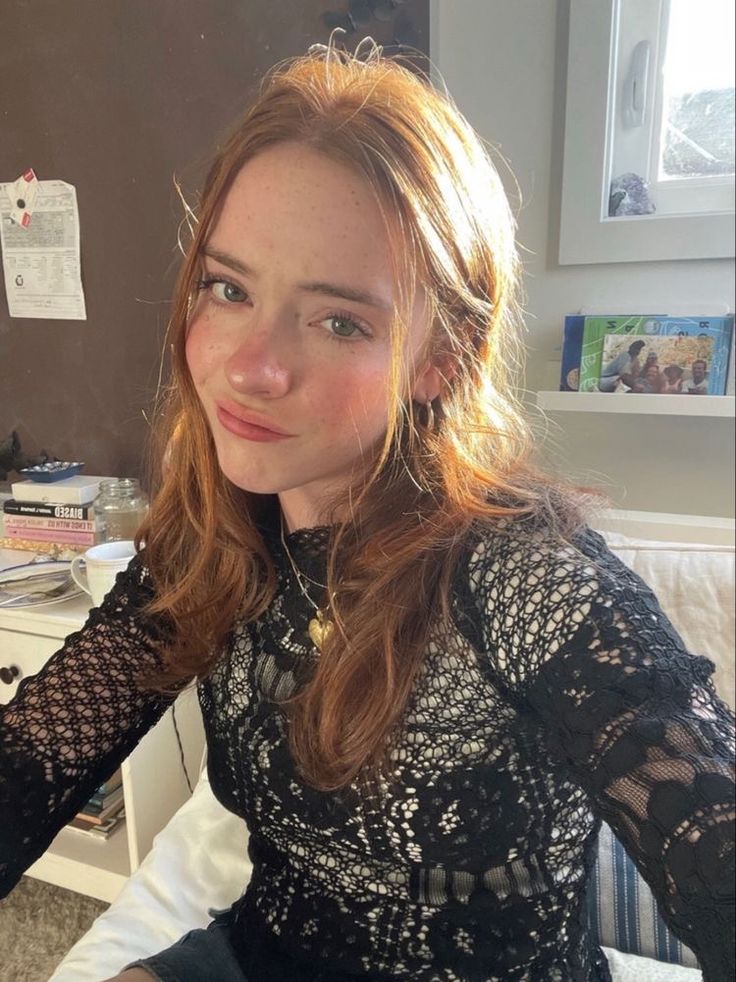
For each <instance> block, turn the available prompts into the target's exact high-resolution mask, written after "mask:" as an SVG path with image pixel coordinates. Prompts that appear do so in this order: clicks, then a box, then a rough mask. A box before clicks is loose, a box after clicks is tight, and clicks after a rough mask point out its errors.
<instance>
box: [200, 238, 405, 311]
mask: <svg viewBox="0 0 736 982" xmlns="http://www.w3.org/2000/svg"><path fill="white" fill-rule="evenodd" d="M203 253H204V255H205V256H209V258H210V259H214V260H215V261H216V262H218V263H222V265H223V266H228V267H229V268H230V269H234V270H235V271H236V272H237V273H242V274H243V276H255V275H256V274H255V271H254V270H253V269H251V267H250V266H248V265H247V263H244V262H242V261H241V260H240V259H236V258H235V257H234V256H231V255H229V254H228V253H227V252H220V251H219V249H211V248H209V247H208V248H206V249H204V250H203ZM296 288H297V290H304V291H306V292H307V293H320V294H324V295H326V296H328V297H337V298H338V299H340V300H352V301H353V302H354V303H362V304H367V305H368V306H369V307H377V308H378V309H379V310H388V311H391V310H392V309H393V307H392V304H391V303H389V302H388V301H387V300H384V299H383V298H381V297H379V296H378V295H377V294H375V293H371V292H370V290H363V289H361V288H359V287H353V286H344V285H342V284H340V285H338V284H336V283H325V282H322V281H318V282H315V283H297V285H296Z"/></svg>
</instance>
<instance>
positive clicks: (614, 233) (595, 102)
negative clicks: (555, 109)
mask: <svg viewBox="0 0 736 982" xmlns="http://www.w3.org/2000/svg"><path fill="white" fill-rule="evenodd" d="M620 2H621V0H570V32H569V49H568V73H567V105H566V120H565V150H564V165H563V179H562V211H561V217H560V251H559V261H560V264H561V265H571V264H582V263H611V262H636V261H646V260H661V259H711V258H730V257H733V256H734V255H735V254H736V249H735V248H734V246H735V242H736V235H735V234H734V211H733V207H732V206H731V207H730V208H729V209H728V210H720V209H721V208H722V207H723V202H722V200H721V201H718V202H712V203H711V204H710V206H709V207H715V208H717V209H718V210H713V211H709V212H707V213H689V214H682V213H681V212H680V213H677V214H664V213H663V212H662V211H659V212H656V213H655V214H653V215H631V216H622V217H615V218H609V217H608V197H609V188H610V176H609V155H610V146H609V142H610V141H609V133H610V126H609V119H610V113H611V112H612V111H614V110H615V106H616V95H617V92H616V89H617V86H619V87H620V85H621V84H622V83H621V80H620V79H617V73H616V55H617V34H618V31H617V26H618V12H619V6H620ZM657 42H658V39H657V38H655V39H654V42H653V50H652V57H651V61H650V74H652V73H656V70H657V66H658V65H659V64H660V63H661V52H660V51H659V50H658V43H657ZM657 89H658V86H655V85H651V84H650V85H648V87H647V92H648V95H647V105H646V107H645V112H646V115H647V118H648V120H649V124H650V125H649V127H648V131H647V132H651V120H652V118H653V117H656V114H657V113H658V112H661V109H660V108H658V102H661V94H660V95H659V96H658V97H655V94H656V92H657ZM647 138H648V137H647ZM651 142H652V143H653V144H656V142H657V141H656V140H652V141H651ZM651 153H652V154H654V153H656V147H655V148H653V149H652V151H651ZM651 161H652V157H651V156H650V162H651ZM650 165H651V164H650ZM654 165H655V166H656V161H654ZM666 183H667V184H671V182H666ZM709 183H710V186H711V187H715V186H716V185H717V184H718V183H719V182H718V181H715V182H713V181H710V182H709ZM726 183H728V179H726ZM732 183H733V182H731V186H732ZM689 186H690V187H691V188H694V187H695V182H692V183H690V182H689ZM730 200H731V202H732V201H733V196H732V195H731V198H730Z"/></svg>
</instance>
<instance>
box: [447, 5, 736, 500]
mask: <svg viewBox="0 0 736 982" xmlns="http://www.w3.org/2000/svg"><path fill="white" fill-rule="evenodd" d="M431 2H432V30H431V41H432V52H431V55H432V60H433V62H434V64H435V66H436V67H437V69H438V70H439V72H440V74H441V75H442V77H443V78H444V80H445V82H446V84H447V87H448V89H449V91H450V93H451V94H452V96H453V98H454V99H455V101H456V102H457V104H458V106H459V108H460V109H461V110H462V112H463V113H464V114H465V115H466V116H467V118H468V119H469V120H470V122H471V123H472V124H473V125H474V126H475V128H476V129H477V130H478V132H479V133H480V134H481V136H483V137H484V138H485V139H486V140H487V141H489V142H490V143H491V144H492V145H493V146H495V147H496V148H497V149H498V150H499V151H500V153H501V154H502V155H503V157H504V158H505V160H506V161H507V162H508V164H509V165H510V167H511V170H512V171H513V174H514V175H515V177H516V180H517V181H518V184H519V186H520V189H521V194H522V198H523V202H522V205H521V208H520V210H519V212H518V218H519V242H520V244H521V246H522V247H523V249H524V250H529V251H528V252H525V253H524V256H525V260H524V262H525V267H526V271H527V275H526V294H527V303H526V307H527V310H528V318H527V326H528V331H529V333H528V339H527V340H528V348H529V356H528V364H527V377H526V387H527V389H529V390H530V391H531V392H534V391H536V390H538V389H556V388H557V387H558V383H559V346H560V339H561V333H562V323H563V319H564V316H565V314H566V313H571V312H574V311H577V310H579V309H580V307H597V308H599V309H603V310H610V311H611V312H615V310H616V309H620V310H622V311H624V312H628V311H638V310H640V311H642V312H644V311H647V310H653V309H656V310H671V311H673V312H676V310H677V307H678V304H679V305H687V307H688V308H691V307H692V306H693V305H697V304H711V303H713V302H714V301H721V302H724V303H727V304H728V305H729V307H730V308H731V309H733V298H734V272H733V263H732V262H731V261H730V260H698V261H693V260H690V261H677V262H656V263H655V262H643V263H614V264H607V265H586V266H559V265H558V263H557V247H558V246H557V243H558V230H559V209H560V185H561V175H562V157H563V136H564V119H565V85H566V62H567V30H568V18H569V9H568V2H567V0H431ZM501 172H502V176H503V177H504V181H505V183H506V186H507V189H509V190H510V191H512V192H513V191H514V185H513V181H512V180H511V179H508V180H507V177H508V174H504V173H503V169H502V171H501ZM540 425H544V424H543V421H542V420H540ZM548 426H549V432H548V433H547V435H546V442H545V444H544V446H545V452H546V455H547V458H548V460H550V461H551V462H554V463H555V464H556V465H557V466H559V467H560V468H561V469H562V470H563V471H565V472H567V473H572V474H574V476H575V477H576V478H577V479H581V480H591V479H592V480H596V482H597V483H598V484H599V486H600V485H602V486H603V487H604V488H605V489H606V490H607V491H608V492H609V494H610V495H611V497H612V498H613V501H614V504H616V505H618V506H620V507H626V508H631V509H641V510H656V511H666V512H680V513H685V514H701V515H724V516H733V514H734V490H733V488H734V477H733V475H734V445H733V437H734V424H733V420H731V419H710V418H704V419H696V418H688V417H665V416H640V417H637V416H633V415H627V414H603V415H600V414H577V413H560V414H557V415H555V416H553V417H550V423H549V424H548Z"/></svg>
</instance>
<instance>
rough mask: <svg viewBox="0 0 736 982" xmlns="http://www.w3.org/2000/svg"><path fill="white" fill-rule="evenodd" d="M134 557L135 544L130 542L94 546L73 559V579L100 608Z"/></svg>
mask: <svg viewBox="0 0 736 982" xmlns="http://www.w3.org/2000/svg"><path fill="white" fill-rule="evenodd" d="M134 556H135V543H134V542H131V541H128V540H124V541H117V542H103V543H101V544H100V545H99V546H92V548H91V549H88V550H87V551H86V552H85V553H84V554H83V555H81V556H75V557H74V559H72V567H71V573H72V579H73V580H74V582H75V583H76V584H77V586H81V588H82V589H83V590H84V591H85V592H86V593H88V594H89V595H90V596H91V597H92V602H93V603H94V605H95V607H99V606H100V604H101V603H102V601H103V600H104V599H105V596H106V595H107V593H108V592H109V591H110V590H111V589H112V587H113V585H114V583H115V577H116V576H117V575H118V573H120V572H121V571H122V570H124V569H127V568H128V563H129V562H130V561H131V559H132V558H133V557H134ZM82 564H84V569H82V568H81V566H82Z"/></svg>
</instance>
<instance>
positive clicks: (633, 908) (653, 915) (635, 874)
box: [588, 822, 698, 968]
mask: <svg viewBox="0 0 736 982" xmlns="http://www.w3.org/2000/svg"><path fill="white" fill-rule="evenodd" d="M588 924H589V927H590V930H591V933H592V935H593V936H594V937H596V938H597V940H598V943H599V944H601V945H604V946H605V947H606V948H616V949H618V951H622V952H624V953H626V954H631V955H641V956H642V957H644V958H655V959H656V960H657V961H660V962H669V963H670V964H675V965H687V966H688V967H690V968H697V967H698V963H697V961H696V959H695V955H694V954H693V953H692V951H691V950H690V949H689V948H687V947H685V945H684V944H683V943H682V942H681V941H679V940H678V939H677V938H676V937H675V936H674V934H673V933H672V932H671V931H670V929H669V928H668V927H667V925H666V924H665V922H664V921H663V920H662V917H661V915H660V913H659V910H658V908H657V904H656V901H655V900H654V897H653V896H652V891H651V890H650V889H649V887H648V886H647V884H646V883H645V882H644V880H643V879H642V878H641V876H640V874H639V871H638V870H637V868H636V866H634V864H633V862H632V861H631V859H629V856H628V854H627V853H626V851H625V849H624V847H623V846H622V845H621V843H620V842H619V841H618V839H617V838H616V836H615V835H614V834H613V832H612V831H611V829H610V828H609V826H608V825H606V824H605V822H604V823H603V824H602V825H601V831H600V836H599V838H598V852H597V855H596V860H595V865H594V867H593V873H592V879H591V883H590V889H589V890H588Z"/></svg>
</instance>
